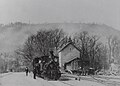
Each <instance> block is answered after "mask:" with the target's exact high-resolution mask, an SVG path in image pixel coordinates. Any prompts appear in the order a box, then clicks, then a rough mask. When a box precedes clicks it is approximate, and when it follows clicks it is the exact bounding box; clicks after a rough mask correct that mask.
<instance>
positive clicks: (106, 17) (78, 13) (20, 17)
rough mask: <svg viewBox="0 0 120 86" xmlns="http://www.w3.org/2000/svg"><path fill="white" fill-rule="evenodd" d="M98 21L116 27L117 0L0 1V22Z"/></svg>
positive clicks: (119, 5)
mask: <svg viewBox="0 0 120 86" xmlns="http://www.w3.org/2000/svg"><path fill="white" fill-rule="evenodd" d="M10 22H26V23H29V22H30V23H44V22H48V23H52V22H81V23H93V22H94V23H98V24H99V23H100V24H107V25H109V26H112V27H113V28H115V29H118V30H120V0H0V23H3V24H8V23H10Z"/></svg>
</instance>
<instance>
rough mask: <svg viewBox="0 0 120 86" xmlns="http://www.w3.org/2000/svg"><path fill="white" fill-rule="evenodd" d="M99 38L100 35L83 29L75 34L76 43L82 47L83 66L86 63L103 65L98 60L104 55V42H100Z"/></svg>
mask: <svg viewBox="0 0 120 86" xmlns="http://www.w3.org/2000/svg"><path fill="white" fill-rule="evenodd" d="M99 38H100V37H98V36H96V35H94V36H90V35H89V34H88V32H86V31H83V32H81V33H80V34H78V35H77V36H75V38H74V41H75V44H76V45H77V46H78V47H79V49H80V60H81V62H82V64H81V67H82V68H83V67H84V66H86V65H87V66H90V67H94V68H97V66H96V64H99V65H101V62H100V61H98V60H99V59H100V57H102V54H103V53H101V52H103V50H102V48H101V47H102V46H103V44H102V43H100V42H99ZM105 54H106V53H105ZM104 58H106V57H104ZM101 60H102V59H101ZM99 65H98V66H99Z"/></svg>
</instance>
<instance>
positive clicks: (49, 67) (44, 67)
mask: <svg viewBox="0 0 120 86" xmlns="http://www.w3.org/2000/svg"><path fill="white" fill-rule="evenodd" d="M32 63H33V73H34V77H36V76H38V77H41V78H43V79H47V80H58V79H59V78H60V77H61V71H60V67H59V57H58V56H54V55H50V56H41V57H36V58H34V59H33V62H32Z"/></svg>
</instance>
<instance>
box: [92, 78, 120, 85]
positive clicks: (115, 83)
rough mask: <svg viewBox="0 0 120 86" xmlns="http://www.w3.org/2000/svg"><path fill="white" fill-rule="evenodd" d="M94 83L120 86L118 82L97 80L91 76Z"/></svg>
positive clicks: (105, 79)
mask: <svg viewBox="0 0 120 86" xmlns="http://www.w3.org/2000/svg"><path fill="white" fill-rule="evenodd" d="M91 77H92V78H93V79H94V80H95V81H96V82H98V83H101V84H104V85H106V86H120V82H117V81H112V80H110V79H108V78H99V77H95V76H91Z"/></svg>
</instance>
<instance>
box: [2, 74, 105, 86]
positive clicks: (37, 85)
mask: <svg viewBox="0 0 120 86" xmlns="http://www.w3.org/2000/svg"><path fill="white" fill-rule="evenodd" d="M0 82H1V85H0V86H105V85H103V84H100V83H97V82H92V81H86V80H80V81H77V80H68V81H46V80H43V79H41V78H37V79H33V75H32V74H29V76H25V73H20V72H19V73H17V72H16V73H11V74H7V75H5V76H3V77H1V78H0Z"/></svg>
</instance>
